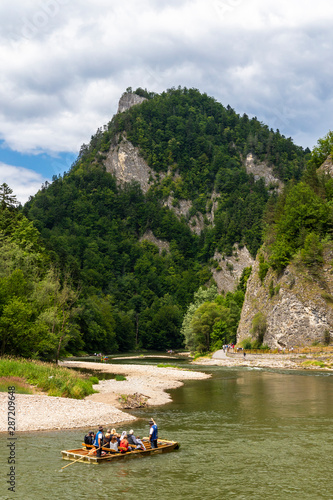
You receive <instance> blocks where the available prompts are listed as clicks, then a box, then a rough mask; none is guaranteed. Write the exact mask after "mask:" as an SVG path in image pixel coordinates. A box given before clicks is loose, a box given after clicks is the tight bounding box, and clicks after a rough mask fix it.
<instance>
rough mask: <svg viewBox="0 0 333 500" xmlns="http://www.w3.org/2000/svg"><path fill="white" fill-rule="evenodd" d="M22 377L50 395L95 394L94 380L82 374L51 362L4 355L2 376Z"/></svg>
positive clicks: (81, 396)
mask: <svg viewBox="0 0 333 500" xmlns="http://www.w3.org/2000/svg"><path fill="white" fill-rule="evenodd" d="M9 376H11V377H21V378H22V379H23V380H25V381H26V382H27V383H29V384H31V385H35V386H37V387H38V388H39V389H42V390H43V391H46V392H47V393H48V395H49V396H63V397H69V398H75V399H83V398H84V397H86V396H88V395H89V394H93V393H94V392H96V391H94V389H93V388H92V385H93V383H92V381H91V380H90V379H86V378H84V377H83V376H81V375H80V374H78V373H76V372H74V371H73V370H69V369H67V368H62V367H59V366H56V365H54V364H51V363H42V362H39V361H31V360H30V361H29V360H23V359H13V358H6V357H2V358H1V360H0V377H9Z"/></svg>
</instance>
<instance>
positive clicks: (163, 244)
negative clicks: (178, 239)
mask: <svg viewBox="0 0 333 500" xmlns="http://www.w3.org/2000/svg"><path fill="white" fill-rule="evenodd" d="M144 240H146V241H150V243H154V245H156V246H157V247H158V250H159V253H161V252H162V251H163V250H165V251H166V252H170V243H169V242H168V241H164V240H161V239H159V238H156V236H155V235H154V233H153V231H151V230H150V229H148V231H146V232H145V234H144V235H143V236H141V238H140V240H139V241H140V242H141V241H144Z"/></svg>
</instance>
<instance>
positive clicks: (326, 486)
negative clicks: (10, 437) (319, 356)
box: [0, 367, 333, 500]
mask: <svg viewBox="0 0 333 500" xmlns="http://www.w3.org/2000/svg"><path fill="white" fill-rule="evenodd" d="M205 371H207V372H210V373H212V378H210V379H207V380H202V381H190V382H186V383H185V385H184V386H183V387H181V388H179V389H175V390H172V391H170V392H171V394H172V398H173V402H172V403H170V404H167V405H164V406H161V407H156V408H150V409H149V410H147V409H144V410H137V411H135V412H133V413H134V414H135V415H136V416H138V417H140V420H138V421H137V422H136V423H135V424H132V427H133V429H134V431H135V433H136V434H139V435H141V436H144V435H147V432H148V429H149V425H148V420H149V417H150V416H153V417H154V418H155V420H156V421H157V423H158V426H159V436H160V437H161V438H169V439H173V440H178V441H179V442H180V443H181V448H180V450H179V451H176V452H172V453H167V454H163V455H158V456H152V457H146V458H137V459H133V460H127V461H123V462H117V463H113V464H103V465H100V466H94V465H86V464H81V463H75V464H72V465H70V466H69V467H67V468H66V469H63V470H61V467H62V466H64V465H66V464H68V463H69V462H65V461H63V460H62V459H61V454H60V451H61V450H62V449H71V448H76V447H79V445H80V443H81V440H82V437H83V435H84V431H82V430H75V431H61V432H45V433H43V432H39V433H31V434H24V433H21V434H20V433H18V434H17V444H16V458H17V463H16V474H17V480H16V484H17V488H16V493H13V494H11V495H6V493H5V491H6V488H5V489H3V488H2V487H1V490H2V491H0V498H1V499H8V500H9V499H10V500H16V499H19V500H21V499H22V500H40V499H43V500H44V499H45V500H46V499H47V500H50V499H58V500H65V499H66V500H68V499H92V498H99V499H104V498H105V499H107V498H113V499H126V500H127V499H129V500H131V499H139V500H140V499H145V500H150V499H156V498H159V499H163V500H168V499H172V500H177V499H183V498H185V499H186V498H189V499H198V500H199V499H200V500H201V499H209V500H210V499H244V500H245V499H246V500H249V499H251V500H256V499H270V500H273V499H281V500H282V499H283V500H285V499H293V500H294V499H295V500H296V499H302V500H304V499H311V500H314V499H333V475H332V463H333V436H332V414H333V375H330V374H327V373H318V372H315V373H314V372H283V371H269V370H261V369H247V368H242V369H239V368H237V369H236V368H228V369H226V368H221V367H210V368H207V369H205ZM125 429H126V430H129V428H128V425H127V426H126V427H125ZM87 430H88V429H87ZM118 430H121V429H120V428H119V429H118ZM0 439H1V443H2V450H5V449H6V441H7V436H1V437H0ZM6 462H7V461H6V459H5V453H4V454H3V460H2V463H3V465H2V467H1V470H2V475H3V477H2V480H3V479H4V475H5V473H6V469H7V468H8V465H7V463H6ZM2 484H3V483H2Z"/></svg>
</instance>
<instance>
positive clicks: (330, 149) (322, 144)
mask: <svg viewBox="0 0 333 500" xmlns="http://www.w3.org/2000/svg"><path fill="white" fill-rule="evenodd" d="M332 153H333V132H332V131H331V130H330V131H329V132H328V133H327V134H326V135H325V137H323V138H322V139H318V141H317V146H315V147H314V148H313V150H312V152H311V159H310V161H311V162H312V163H314V165H315V167H316V168H318V167H320V165H321V164H322V163H323V162H324V161H325V160H326V158H327V157H328V156H329V155H332Z"/></svg>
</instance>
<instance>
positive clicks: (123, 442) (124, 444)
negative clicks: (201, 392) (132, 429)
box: [118, 431, 132, 453]
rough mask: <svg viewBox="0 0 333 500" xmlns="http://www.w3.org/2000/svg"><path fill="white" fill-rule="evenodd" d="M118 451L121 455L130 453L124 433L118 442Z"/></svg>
mask: <svg viewBox="0 0 333 500" xmlns="http://www.w3.org/2000/svg"><path fill="white" fill-rule="evenodd" d="M118 449H119V451H120V452H121V453H126V452H127V451H132V448H131V447H130V446H129V444H128V440H127V434H126V432H125V431H124V432H123V433H122V435H121V441H120V444H119V448H118Z"/></svg>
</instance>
